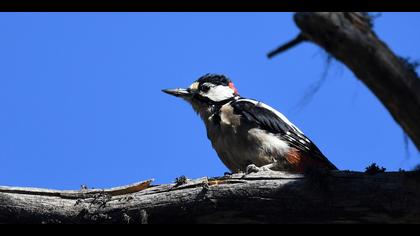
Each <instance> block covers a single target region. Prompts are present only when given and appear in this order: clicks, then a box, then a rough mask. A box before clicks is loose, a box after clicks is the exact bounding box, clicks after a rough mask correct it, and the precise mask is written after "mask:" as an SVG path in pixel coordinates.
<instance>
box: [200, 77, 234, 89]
mask: <svg viewBox="0 0 420 236" xmlns="http://www.w3.org/2000/svg"><path fill="white" fill-rule="evenodd" d="M196 82H198V83H199V85H202V84H204V83H212V84H214V85H223V86H229V83H230V82H231V80H230V79H229V78H227V77H226V76H224V75H218V74H205V75H203V76H201V77H200V78H199V79H198V80H197V81H196Z"/></svg>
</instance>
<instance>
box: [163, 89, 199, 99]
mask: <svg viewBox="0 0 420 236" xmlns="http://www.w3.org/2000/svg"><path fill="white" fill-rule="evenodd" d="M162 92H164V93H167V94H170V95H172V96H175V97H184V98H185V97H189V96H191V95H192V93H191V92H190V91H189V90H187V89H182V88H177V89H163V90H162Z"/></svg>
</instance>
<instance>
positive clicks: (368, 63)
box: [294, 12, 420, 150]
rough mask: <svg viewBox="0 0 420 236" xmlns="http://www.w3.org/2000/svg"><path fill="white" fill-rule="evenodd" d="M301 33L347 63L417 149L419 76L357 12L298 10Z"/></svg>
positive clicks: (365, 16) (419, 130)
mask: <svg viewBox="0 0 420 236" xmlns="http://www.w3.org/2000/svg"><path fill="white" fill-rule="evenodd" d="M294 20H295V22H296V25H297V26H298V27H299V28H300V30H301V34H302V35H304V36H305V37H306V39H308V40H309V41H311V42H313V43H315V44H317V45H319V46H320V47H322V48H324V49H325V50H326V51H327V52H328V53H330V54H331V55H332V56H334V57H335V58H336V59H337V60H339V61H341V62H342V63H344V64H345V65H347V66H348V67H349V68H350V70H352V71H353V73H354V74H355V75H356V77H357V78H359V79H360V80H361V81H362V82H363V83H364V84H365V85H366V86H367V87H368V88H369V89H370V90H371V91H372V92H373V93H374V94H375V95H376V97H378V99H379V100H380V101H381V102H382V103H383V104H384V106H385V107H386V108H387V109H388V111H389V112H390V113H391V115H392V117H393V118H394V119H395V121H396V122H397V123H398V124H400V126H401V127H402V129H403V130H404V131H405V132H406V133H407V134H408V136H409V137H410V138H411V140H412V141H413V143H414V144H415V145H416V147H417V149H418V150H420V122H419V121H420V79H419V78H418V76H417V74H416V72H415V70H414V69H413V67H412V66H410V65H408V64H407V62H406V61H405V60H403V59H401V57H398V56H397V55H395V54H394V53H393V52H392V51H391V50H390V49H389V48H388V46H387V45H386V44H385V43H384V42H382V41H381V40H380V39H379V38H378V37H377V36H376V34H375V33H374V32H373V30H372V28H371V26H372V22H371V20H370V19H369V18H368V17H367V14H365V13H360V12H299V13H296V14H295V16H294Z"/></svg>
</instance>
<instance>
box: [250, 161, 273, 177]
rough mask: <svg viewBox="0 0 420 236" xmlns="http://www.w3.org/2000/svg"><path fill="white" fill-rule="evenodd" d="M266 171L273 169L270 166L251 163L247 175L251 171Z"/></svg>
mask: <svg viewBox="0 0 420 236" xmlns="http://www.w3.org/2000/svg"><path fill="white" fill-rule="evenodd" d="M264 171H271V169H270V168H269V167H268V166H262V167H258V166H256V165H254V164H251V165H249V166H247V167H246V171H245V175H249V174H251V173H258V172H264Z"/></svg>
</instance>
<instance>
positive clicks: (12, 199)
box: [0, 172, 420, 224]
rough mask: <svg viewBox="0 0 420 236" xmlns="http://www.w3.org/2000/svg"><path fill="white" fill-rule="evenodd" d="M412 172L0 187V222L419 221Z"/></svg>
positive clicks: (419, 194)
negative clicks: (74, 187) (90, 187)
mask: <svg viewBox="0 0 420 236" xmlns="http://www.w3.org/2000/svg"><path fill="white" fill-rule="evenodd" d="M418 180H419V176H418V174H416V172H405V173H404V172H400V173H379V174H375V175H367V174H364V173H356V172H333V173H324V174H321V173H315V174H312V175H310V177H305V176H303V175H297V174H288V173H282V172H263V173H257V174H251V175H248V176H245V177H244V176H243V175H242V174H235V175H233V176H230V177H222V178H215V179H207V178H202V179H198V180H187V181H186V182H184V183H183V184H168V185H160V186H149V184H150V181H146V182H142V183H139V184H135V185H132V186H142V187H140V188H137V190H138V191H134V192H133V188H132V187H128V188H127V187H121V188H118V189H119V190H118V192H115V191H113V190H111V191H109V190H100V191H99V192H92V194H91V195H89V194H87V195H86V193H85V192H84V191H86V190H80V191H72V192H69V191H56V190H42V189H25V188H8V187H1V188H0V223H130V224H141V223H355V222H359V223H360V222H361V223H379V222H381V223H382V222H384V223H400V222H406V223H420V201H419V199H420V184H419V181H418ZM124 189H129V190H128V191H125V190H124ZM94 191H97V190H94ZM69 193H71V194H70V195H69Z"/></svg>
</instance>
